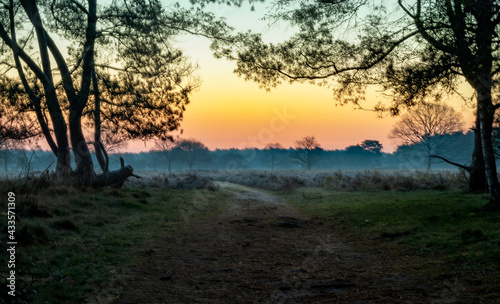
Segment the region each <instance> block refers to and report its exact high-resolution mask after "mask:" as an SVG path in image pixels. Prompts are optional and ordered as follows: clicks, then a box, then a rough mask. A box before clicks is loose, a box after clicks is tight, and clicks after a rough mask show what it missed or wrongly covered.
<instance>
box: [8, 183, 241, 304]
mask: <svg viewBox="0 0 500 304" xmlns="http://www.w3.org/2000/svg"><path fill="white" fill-rule="evenodd" d="M4 197H6V196H4ZM231 197H232V194H230V193H228V192H223V191H220V192H210V191H206V190H194V191H179V190H166V189H160V188H145V189H130V188H123V189H120V190H115V189H112V190H111V189H103V190H97V191H92V192H85V193H77V192H76V191H62V190H61V189H56V190H54V189H52V190H48V191H47V192H46V193H45V194H40V195H38V196H37V197H35V196H28V195H22V194H21V193H16V212H17V214H18V215H19V218H18V220H17V227H16V228H17V230H16V237H17V241H18V244H19V245H18V247H17V251H16V275H17V278H18V280H17V288H16V290H17V291H18V295H17V296H16V298H17V303H81V302H85V301H86V299H87V298H88V297H89V296H90V295H92V293H95V292H96V291H99V290H101V291H102V290H104V291H106V292H112V291H111V290H109V288H111V286H112V282H113V281H114V280H116V279H119V274H120V273H122V272H121V271H120V269H126V268H128V267H130V266H131V265H133V264H134V263H135V262H137V258H138V257H140V254H138V252H140V250H141V248H144V246H145V245H146V244H147V243H148V242H150V241H153V240H155V239H161V238H164V237H165V236H166V235H168V233H171V232H174V231H177V230H178V229H182V228H181V227H182V226H183V225H184V223H186V222H189V221H193V220H198V219H201V218H205V217H210V216H214V215H216V214H218V213H220V212H221V211H222V210H224V209H225V208H227V207H228V203H229V200H230V198H231ZM4 212H5V210H3V211H2V214H4ZM167 222H175V224H173V225H168V227H167V225H165V224H166V223H167ZM6 225H7V223H6V219H2V220H1V221H0V231H2V232H1V233H2V238H3V237H6V236H7V234H6V233H5V232H6V230H7V228H6ZM4 234H5V235H4ZM2 250H3V251H5V249H2ZM8 270H9V269H7V263H1V265H0V272H1V276H2V277H4V278H6V277H8V276H7V273H8ZM4 297H6V292H3V293H2V296H0V302H1V299H2V298H4Z"/></svg>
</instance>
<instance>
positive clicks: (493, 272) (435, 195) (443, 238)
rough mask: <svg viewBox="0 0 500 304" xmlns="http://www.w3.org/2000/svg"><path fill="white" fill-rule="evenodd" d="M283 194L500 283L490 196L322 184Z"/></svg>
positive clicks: (498, 226) (499, 246) (314, 211)
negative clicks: (485, 207)
mask: <svg viewBox="0 0 500 304" xmlns="http://www.w3.org/2000/svg"><path fill="white" fill-rule="evenodd" d="M280 195H281V196H283V197H284V198H285V199H287V200H288V202H290V203H291V204H293V205H295V206H297V207H298V208H299V209H302V210H303V211H305V212H306V213H309V214H311V215H315V216H320V217H326V218H330V219H332V220H340V221H343V222H345V223H348V225H349V226H350V227H351V230H352V231H354V233H356V234H359V235H365V236H367V235H369V236H370V237H371V238H374V239H376V240H378V241H388V242H395V243H399V244H401V245H402V246H403V247H405V248H408V249H409V250H410V251H413V252H414V253H416V254H418V255H421V256H423V257H426V258H429V259H434V260H441V261H444V262H445V263H448V264H447V265H453V267H459V268H460V269H462V270H464V271H473V272H475V273H482V274H486V275H488V276H491V279H493V280H495V281H496V282H497V283H500V260H499V259H498V257H500V214H499V213H490V212H485V211H482V209H481V207H482V206H483V205H484V204H485V202H486V201H487V196H485V195H477V194H467V193H464V192H462V191H458V190H457V191H412V192H395V191H380V192H338V191H331V190H326V189H321V188H301V189H297V190H295V191H294V192H291V193H280ZM427 271H430V272H432V271H433V270H432V269H427Z"/></svg>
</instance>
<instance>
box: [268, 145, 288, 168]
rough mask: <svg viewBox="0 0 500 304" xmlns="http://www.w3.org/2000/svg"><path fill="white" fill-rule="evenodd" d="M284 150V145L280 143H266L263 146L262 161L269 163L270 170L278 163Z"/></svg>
mask: <svg viewBox="0 0 500 304" xmlns="http://www.w3.org/2000/svg"><path fill="white" fill-rule="evenodd" d="M284 150H285V147H283V146H282V145H281V144H280V143H271V144H267V145H266V147H265V148H264V153H265V154H264V162H265V163H268V164H270V165H271V170H274V167H275V166H276V165H277V164H278V162H279V159H280V157H281V156H282V155H283V151H284Z"/></svg>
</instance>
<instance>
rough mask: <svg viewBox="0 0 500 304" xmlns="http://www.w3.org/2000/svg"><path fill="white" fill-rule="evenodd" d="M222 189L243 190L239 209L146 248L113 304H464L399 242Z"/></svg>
mask: <svg viewBox="0 0 500 304" xmlns="http://www.w3.org/2000/svg"><path fill="white" fill-rule="evenodd" d="M220 186H221V188H222V189H223V190H229V191H232V192H234V193H235V196H234V198H233V201H232V204H231V207H230V208H228V209H227V210H226V211H225V212H223V213H222V214H220V215H219V216H217V217H215V218H208V219H203V220H196V221H191V222H188V223H186V226H185V227H184V228H183V229H181V230H178V232H177V233H174V234H169V236H168V237H167V238H166V239H163V240H161V241H156V242H155V243H151V244H149V245H148V247H146V248H143V250H141V252H139V253H138V254H140V255H142V262H141V263H139V264H138V265H137V266H136V267H135V268H133V269H131V270H130V273H129V276H128V278H127V279H125V280H124V281H122V282H120V283H117V286H116V289H117V290H119V293H118V296H116V297H115V299H114V300H113V301H112V303H116V304H118V303H120V304H127V303H130V304H132V303H134V304H138V303H169V304H173V303H460V302H463V303H466V300H465V299H464V297H463V295H462V294H460V292H461V291H460V282H458V281H457V280H456V279H454V278H439V277H438V278H429V277H428V276H427V277H424V276H422V271H421V270H422V269H416V268H421V267H425V260H422V258H417V257H413V256H412V257H410V256H408V255H406V254H405V253H404V252H401V249H398V248H397V246H395V245H393V244H392V243H389V242H384V241H383V240H377V239H373V238H370V237H367V238H364V239H359V237H358V238H356V239H353V238H352V234H351V233H350V232H349V231H346V229H345V227H346V225H343V224H342V222H341V221H340V220H339V221H335V220H326V219H321V218H311V217H308V216H306V215H304V214H302V213H300V212H299V211H297V210H296V209H294V208H293V207H291V206H290V205H289V204H287V203H286V202H285V201H283V200H282V199H280V198H278V197H276V196H273V195H271V194H268V193H266V192H264V191H261V190H256V189H252V188H248V187H244V186H240V185H234V184H229V183H220ZM171 224H172V225H178V223H171ZM168 228H169V227H168V225H166V226H165V229H168ZM418 259H420V260H418Z"/></svg>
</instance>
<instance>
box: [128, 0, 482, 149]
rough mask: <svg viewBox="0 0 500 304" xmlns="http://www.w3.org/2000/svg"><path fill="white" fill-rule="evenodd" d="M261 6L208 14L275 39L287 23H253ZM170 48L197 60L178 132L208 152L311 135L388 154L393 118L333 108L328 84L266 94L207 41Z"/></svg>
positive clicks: (189, 39)
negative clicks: (376, 146)
mask: <svg viewBox="0 0 500 304" xmlns="http://www.w3.org/2000/svg"><path fill="white" fill-rule="evenodd" d="M262 8H263V7H257V12H250V9H249V8H248V7H243V8H230V7H224V6H221V7H217V8H216V10H218V11H216V13H219V14H221V15H223V16H225V17H226V18H227V19H228V23H229V24H231V25H233V26H237V27H238V28H239V29H242V30H245V29H248V28H251V29H252V30H253V31H260V32H263V33H264V34H265V38H266V39H268V40H269V41H279V40H280V39H283V37H286V36H287V35H289V33H290V31H289V29H287V28H284V29H283V28H277V29H269V28H268V27H267V24H266V23H265V22H263V21H260V20H259V19H258V18H259V16H260V15H261V14H262V10H261V9H262ZM178 45H179V46H180V47H181V48H182V49H183V50H184V52H185V54H186V55H187V56H189V57H191V60H192V61H193V62H196V63H198V65H199V67H200V68H199V70H198V71H197V73H198V75H199V76H200V77H201V79H202V85H201V87H200V89H199V90H198V91H196V92H195V93H194V94H193V95H192V96H191V103H190V104H189V105H188V106H187V109H186V111H185V113H184V120H183V122H182V124H181V128H182V130H183V134H182V137H185V138H195V139H197V140H200V141H201V142H203V143H204V144H205V145H206V146H207V147H208V148H209V149H212V150H213V149H217V148H219V149H228V148H252V147H257V148H263V147H264V146H265V145H266V144H269V143H275V142H279V143H281V144H282V145H283V146H284V147H291V146H294V144H295V141H296V140H298V139H300V138H302V137H304V136H315V137H316V139H317V140H318V142H319V143H320V145H321V147H322V148H324V149H344V148H345V147H347V146H350V145H356V144H359V143H361V142H362V141H363V140H366V139H371V140H379V141H380V142H381V143H382V144H383V146H384V149H383V151H385V152H393V151H394V150H395V148H396V146H397V145H396V143H394V142H392V141H391V140H390V139H389V138H388V137H387V134H388V133H389V131H390V130H391V128H392V126H393V124H394V123H395V122H396V121H397V120H398V118H397V117H395V118H394V117H390V116H386V117H384V118H379V117H378V116H377V114H376V113H374V112H371V111H364V110H356V109H354V107H353V106H352V105H345V106H336V105H335V100H334V99H333V94H332V91H331V89H330V88H328V87H319V86H315V85H312V84H292V85H290V84H283V85H281V86H278V87H277V88H276V89H273V90H272V91H271V92H266V91H265V90H264V89H261V88H259V85H258V84H256V83H253V82H247V81H245V80H243V79H242V78H239V77H238V76H237V75H236V74H234V73H233V70H234V68H235V63H234V62H229V61H226V60H219V59H215V58H214V57H213V55H212V53H211V52H210V49H209V45H210V41H209V40H208V39H206V38H202V37H193V36H183V37H181V38H179V39H178ZM376 95H377V94H376V92H371V93H370V94H368V96H367V103H366V106H367V108H369V106H370V104H374V103H375V101H377V100H378V99H376ZM451 104H452V105H453V106H454V108H455V109H456V110H457V111H460V112H463V113H464V118H465V122H466V127H467V128H468V127H470V126H471V125H472V121H473V115H472V112H471V111H470V110H467V109H466V108H464V106H463V102H461V101H457V102H452V103H451ZM177 134H178V133H177ZM174 135H176V133H174ZM151 147H154V143H152V142H148V143H142V142H141V143H135V144H133V145H129V150H131V151H143V150H147V149H149V148H151Z"/></svg>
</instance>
